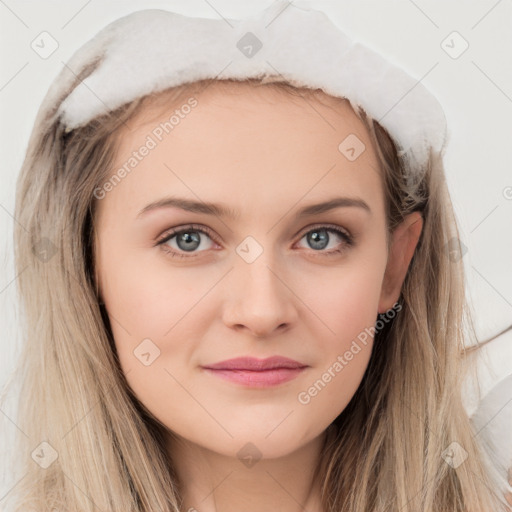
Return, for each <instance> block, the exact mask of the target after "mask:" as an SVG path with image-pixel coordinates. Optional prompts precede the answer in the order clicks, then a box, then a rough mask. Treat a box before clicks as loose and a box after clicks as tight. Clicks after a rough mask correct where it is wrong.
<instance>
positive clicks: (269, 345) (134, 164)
mask: <svg viewBox="0 0 512 512" xmlns="http://www.w3.org/2000/svg"><path fill="white" fill-rule="evenodd" d="M322 97H323V98H324V101H327V102H329V101H331V98H330V97H328V96H325V95H323V94H322ZM187 100H189V98H188V97H186V98H185V99H184V100H183V102H181V103H180V104H179V105H178V106H177V112H176V111H175V110H176V107H175V108H174V110H173V109H171V108H170V109H169V110H168V111H167V112H165V113H163V114H161V115H160V116H159V117H157V118H156V120H154V119H155V111H153V112H152V111H151V110H146V111H145V113H144V115H141V116H138V117H136V118H135V119H134V120H132V122H131V123H130V125H131V126H132V127H134V129H133V130H132V131H131V132H129V131H127V130H126V131H125V132H124V133H123V134H122V137H121V143H120V150H119V154H118V155H117V158H116V161H115V165H114V167H113V169H112V172H111V174H110V176H111V175H113V174H116V176H117V179H112V180H110V181H109V182H105V183H104V184H102V186H101V187H100V188H98V189H97V190H96V192H95V195H96V197H97V198H99V199H98V210H97V217H96V220H95V222H96V230H97V252H96V261H97V266H98V280H99V287H100V292H101V296H102V299H103V301H104V303H105V307H106V309H107V311H108V315H109V318H110V323H111V326H112V331H113V335H114V338H115V345H116V349H117V352H118V354H119V359H120V363H121V366H122V369H123V371H124V373H125V374H126V378H127V381H128V383H129V385H130V387H131V388H132V390H133V392H134V393H135V395H136V396H137V397H138V399H139V400H140V401H141V402H142V403H143V404H144V405H145V406H146V408H147V409H149V411H151V413H152V414H153V415H154V416H155V417H157V418H158V419H159V420H160V421H161V422H162V423H163V424H165V425H166V426H167V427H168V428H169V429H170V430H171V431H172V432H174V433H175V434H176V435H177V436H178V437H181V438H184V439H186V440H187V441H190V442H193V443H195V444H197V445H200V446H202V447H205V448H207V449H210V450H212V451H215V452H217V453H222V454H225V455H229V456H236V454H237V453H238V452H239V451H240V450H241V449H242V447H244V446H246V445H247V443H252V444H253V445H255V446H256V447H257V449H258V450H259V452H261V453H263V454H264V456H266V457H269V458H273V457H278V456H281V455H284V454H286V453H290V452H292V451H293V450H296V449H298V448H299V447H300V446H303V445H305V444H306V443H308V442H309V441H312V440H313V439H314V438H316V437H317V436H319V435H320V434H321V433H322V432H323V431H324V430H325V429H326V428H327V427H328V425H329V424H330V423H331V422H332V421H333V420H334V419H335V418H336V416H338V415H339V414H340V412H341V411H343V409H344V408H345V406H346V405H347V404H348V402H349V401H350V399H351V398H352V396H353V395H354V393H355V391H356V389H357V388H358V386H359V384H360V382H361V379H362V377H363V374H364V371H365V369H366V367H367V363H368V360H369V357H370V352H371V349H372V341H373V340H372V333H373V331H371V330H370V329H371V328H373V326H374V325H375V322H376V318H377V313H378V312H383V311H385V310H386V309H388V308H390V307H392V305H393V304H394V302H395V301H396V299H397V298H398V292H397V290H399V285H400V283H398V285H397V286H394V287H393V286H392V283H391V284H389V286H384V284H385V282H386V280H385V272H386V267H387V264H388V266H389V265H390V264H391V263H390V262H388V252H387V250H386V222H385V216H384V211H385V210H384V208H385V204H384V195H383V188H382V183H381V178H380V177H379V172H378V162H377V159H376V156H375V154H374V152H373V150H372V147H371V145H370V140H369V137H368V135H367V132H366V131H365V128H364V125H363V124H362V123H361V121H360V120H359V119H358V118H357V116H356V115H355V114H354V113H353V111H352V110H351V108H350V107H349V105H348V104H347V103H343V104H342V105H337V106H335V109H333V108H330V107H327V106H325V105H323V104H321V103H320V102H318V101H316V100H315V99H314V98H308V99H307V101H306V100H303V99H301V98H297V97H291V96H288V95H287V94H282V93H276V92H275V91H272V90H269V89H267V88H260V89H259V90H258V91H256V90H255V89H253V87H252V86H250V85H237V86H236V94H233V95H231V94H226V93H225V92H222V91H220V90H219V89H218V88H217V86H216V85H215V84H213V85H211V86H209V87H208V88H207V89H206V90H205V91H204V92H202V93H201V94H200V95H196V96H195V100H190V101H187ZM332 105H333V106H334V103H333V104H332ZM146 114H151V116H149V115H148V117H146ZM173 114H174V117H173V118H172V119H171V120H170V118H171V116H172V115H173ZM150 117H151V118H152V119H153V120H152V121H151V122H149V121H148V119H149V118H150ZM165 123H167V125H166V124H165ZM144 148H146V149H144ZM123 166H124V170H125V172H122V171H118V170H119V169H121V168H123ZM171 201H172V202H171ZM210 204H212V205H213V204H214V205H215V206H207V205H210ZM176 231H179V232H181V234H178V235H176V234H175V233H174V232H176ZM338 231H339V233H338ZM410 255H411V254H409V257H410ZM406 263H408V261H406ZM388 272H389V273H390V276H391V274H392V273H391V271H390V270H389V268H388ZM398 273H399V272H398ZM395 274H397V272H395V273H394V274H393V275H395ZM386 275H387V272H386ZM399 277H400V276H399ZM401 277H402V278H403V273H402V276H401ZM386 279H387V278H386ZM273 356H282V357H286V358H290V359H292V360H294V361H296V362H298V363H300V365H302V368H299V369H295V370H290V369H281V370H276V369H274V371H272V372H271V371H269V370H266V371H263V370H261V371H254V370H253V371H235V370H225V371H219V370H217V371H212V370H207V369H205V368H204V367H205V366H211V365H214V364H217V363H220V362H222V361H226V360H229V359H233V358H238V357H249V358H258V359H264V358H268V357H273ZM221 366H225V365H221ZM235 366H236V367H239V368H240V367H243V368H246V370H247V365H246V364H243V363H240V364H238V365H235Z"/></svg>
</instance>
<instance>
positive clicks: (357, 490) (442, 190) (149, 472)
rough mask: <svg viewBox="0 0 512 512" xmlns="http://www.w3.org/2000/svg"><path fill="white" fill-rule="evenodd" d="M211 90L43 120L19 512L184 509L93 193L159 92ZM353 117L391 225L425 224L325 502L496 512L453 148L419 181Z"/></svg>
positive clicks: (22, 240)
mask: <svg viewBox="0 0 512 512" xmlns="http://www.w3.org/2000/svg"><path fill="white" fill-rule="evenodd" d="M93 67H94V66H92V68H93ZM91 71H92V69H91V68H89V69H87V70H84V73H83V74H82V75H80V76H78V77H77V82H76V83H75V84H73V87H74V86H75V85H76V84H77V83H78V80H80V79H83V78H84V75H85V74H87V73H89V72H91ZM250 82H251V83H253V85H255V86H258V87H271V88H273V89H275V90H279V91H284V92H288V93H290V94H293V95H294V96H296V97H300V96H304V95H305V94H312V93H313V92H314V91H311V90H307V89H299V88H294V87H292V86H291V85H289V84H286V83H280V82H278V81H272V80H269V79H264V80H262V81H258V80H250ZM208 83H209V81H204V82H196V83H194V84H186V85H182V86H180V87H176V88H173V89H171V90H167V91H165V93H159V94H157V95H151V96H147V97H145V98H140V99H138V100H136V101H133V102H131V103H129V104H126V105H124V106H122V107H120V108H119V109H117V110H115V111H113V112H110V113H108V114H106V115H103V116H101V117H98V118H96V119H94V120H92V121H91V122H89V123H88V124H87V125H85V126H83V127H80V128H77V129H75V130H72V131H71V132H69V133H66V132H65V131H64V127H63V126H62V124H61V123H60V122H59V119H58V118H57V115H56V112H57V109H58V106H59V105H60V103H61V102H62V101H63V100H64V99H65V96H64V97H61V98H56V99H55V104H54V108H53V110H52V111H51V112H50V114H49V115H48V116H46V117H43V118H42V117H38V119H37V120H36V124H35V126H34V129H33V133H32V136H31V138H30V142H29V146H28V149H27V154H26V158H25V161H24V163H23V167H22V169H21V173H20V176H19V179H18V184H17V190H16V211H15V217H16V219H17V224H16V226H15V256H16V268H17V271H18V272H19V271H20V270H21V269H24V271H23V272H22V273H21V274H20V276H19V280H18V286H19V292H20V296H21V307H22V312H23V314H24V324H23V328H24V332H23V335H24V348H23V353H22V356H21V358H20V360H19V369H18V372H19V378H20V380H21V381H22V390H21V398H20V401H19V413H18V418H17V423H18V425H20V427H21V429H22V430H23V432H24V433H25V434H26V435H27V437H25V435H20V436H19V439H18V442H19V446H20V448H19V450H18V453H23V454H24V456H23V457H21V458H19V457H18V462H19V463H20V464H21V468H22V469H21V472H22V474H23V475H25V476H24V478H23V479H22V481H21V482H20V483H19V484H18V485H17V486H16V488H15V489H14V490H13V492H11V493H10V495H9V496H8V497H9V498H12V499H13V500H14V503H15V505H16V507H17V508H16V510H27V509H28V508H30V507H32V508H33V509H34V510H38V511H41V512H42V511H45V510H48V511H49V510H66V511H69V510H72V511H83V512H85V511H87V512H93V511H96V510H98V509H99V510H109V511H116V512H117V511H119V512H121V511H122V512H131V511H133V512H142V511H145V512H150V511H151V512H156V511H173V512H177V511H178V510H179V509H180V505H181V496H180V488H181V487H180V483H179V481H178V479H177V474H176V471H175V469H174V466H173V462H172V460H169V457H168V456H166V452H165V449H164V441H163V440H164V433H165V431H166V429H165V427H164V425H162V424H160V423H159V422H158V421H157V420H156V419H155V418H154V417H152V415H151V414H150V413H149V412H148V411H147V410H146V408H145V407H144V406H143V404H141V403H140V402H139V401H138V400H137V399H136V398H135V396H134V395H133V393H132V392H131V390H130V388H129V386H128V384H127V382H126V379H125V376H124V374H123V372H122V371H121V369H120V365H119V362H118V359H117V354H116V351H115V346H114V343H113V337H112V331H111V328H110V325H109V320H108V317H107V315H106V311H105V309H104V305H102V304H101V303H100V301H99V300H98V296H97V293H96V282H95V261H94V218H95V201H94V197H93V191H94V190H95V189H96V188H97V187H98V186H100V185H101V184H102V183H104V180H105V177H108V174H109V173H111V172H112V163H113V160H114V158H115V155H116V150H117V146H118V145H117V142H118V141H117V135H116V134H117V132H116V130H118V128H120V127H121V126H123V125H126V124H127V123H129V121H130V119H132V118H133V116H134V115H135V114H136V113H137V112H139V111H141V110H142V109H144V107H145V106H146V105H147V101H148V100H155V99H158V101H160V99H161V104H162V106H164V105H165V106H167V107H169V106H170V105H171V104H172V103H175V102H176V101H177V100H178V99H179V98H181V97H183V96H184V95H186V94H191V91H192V90H193V88H194V87H203V86H204V85H208ZM226 90H228V89H226ZM69 92H70V91H68V92H67V93H68V94H69ZM340 101H347V100H344V99H340ZM354 111H355V112H356V114H357V115H358V116H359V117H360V118H361V119H362V121H363V122H364V123H365V125H366V127H367V128H368V132H369V135H370V139H371V141H372V144H373V146H374V150H375V151H376V153H377V156H378V158H379V161H380V164H381V169H380V171H381V173H382V178H383V183H384V189H385V195H386V204H387V212H386V214H387V225H388V230H389V233H391V232H392V230H393V229H394V228H395V227H396V226H397V225H398V224H399V222H400V221H401V220H402V219H403V218H404V216H405V215H407V214H408V213H410V212H412V211H420V212H421V213H422V215H423V218H424V227H423V232H422V235H421V238H420V241H419V244H418V247H417V249H416V252H415V254H414V257H413V259H412V262H411V266H410V268H409V271H408V273H407V276H406V279H405V282H404V285H403V289H402V294H401V297H400V303H401V305H402V309H401V311H400V313H399V314H398V315H397V316H396V317H395V318H394V320H393V321H392V322H390V323H389V324H388V325H386V327H385V328H384V329H382V330H380V331H378V332H377V334H376V336H375V345H374V349H373V352H372V356H371V359H370V362H369V366H368V369H367V371H366V373H365V376H364V379H363V381H362V383H361V385H360V387H359V389H358V391H357V392H356V394H355V396H354V397H353V399H352V401H351V402H350V403H349V405H348V406H347V408H346V409H345V410H344V411H343V412H342V413H341V414H340V415H339V416H338V418H336V420H335V421H334V422H333V423H332V424H331V425H330V426H329V428H328V431H327V436H326V442H325V444H324V447H323V452H322V457H321V463H320V464H319V466H318V468H317V472H316V477H318V478H319V480H320V482H322V499H323V504H324V510H325V511H326V512H342V511H350V512H370V511H374V512H377V511H395V510H396V511H398V510H400V511H401V512H412V511H423V512H427V511H428V512H434V511H436V512H437V511H442V512H451V511H453V512H455V511H457V512H461V511H467V512H477V511H478V512H481V511H490V510H497V509H498V505H497V501H496V500H495V498H494V493H493V492H492V491H491V490H490V489H491V484H490V482H489V479H488V477H487V474H486V470H485V468H484V467H483V463H482V462H481V458H480V454H479V448H478V446H477V445H476V443H475V441H474V439H473V432H472V430H471V426H470V423H469V420H468V417H467V414H466V412H465V410H464V408H463V406H462V402H461V381H462V376H463V373H462V371H463V354H464V336H465V333H464V332H463V330H462V328H461V326H462V325H463V321H467V314H468V313H467V307H466V304H465V299H464V275H463V266H462V261H461V260H460V259H457V258H452V259H450V258H449V257H448V251H447V243H448V242H449V241H450V240H452V239H453V240H458V232H457V227H456V222H455V218H454V214H453V210H452V206H451V202H450V198H449V195H448V191H447V186H446V183H445V179H444V170H443V162H442V155H440V154H434V153H431V155H430V159H429V163H428V166H427V167H426V168H425V169H424V170H423V172H422V173H421V179H420V180H418V181H411V180H410V179H409V178H408V176H410V174H411V170H410V169H408V168H407V165H406V164H405V163H404V161H403V160H402V159H401V157H399V156H398V154H397V148H396V147H395V144H394V143H393V141H392V140H391V138H390V137H389V135H388V134H387V132H386V130H385V129H383V128H382V127H381V126H380V125H379V124H378V123H377V122H376V121H375V120H372V119H370V118H369V117H368V116H367V115H366V114H365V113H364V111H363V110H361V109H358V108H355V107H354ZM451 243H452V242H451ZM43 441H45V442H47V443H49V445H51V447H52V449H54V450H55V451H56V453H57V454H58V458H57V459H56V460H55V461H54V462H53V463H52V464H51V465H50V466H49V467H48V468H46V469H41V468H40V467H39V466H38V465H37V464H36V463H34V461H33V460H32V459H31V457H30V455H29V454H30V453H31V451H32V450H34V449H35V448H36V446H38V445H39V443H41V442H43ZM454 442H456V443H458V445H459V446H460V447H462V448H463V450H465V453H467V458H466V460H465V461H464V462H463V463H462V464H460V465H458V466H457V467H456V468H455V467H452V466H451V465H449V464H448V463H447V462H445V459H444V458H443V456H442V455H443V452H444V451H445V450H446V449H447V447H449V446H450V445H451V443H454ZM45 449H47V447H46V445H45ZM52 453H53V452H52Z"/></svg>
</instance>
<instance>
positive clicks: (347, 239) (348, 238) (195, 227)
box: [156, 224, 354, 258]
mask: <svg viewBox="0 0 512 512" xmlns="http://www.w3.org/2000/svg"><path fill="white" fill-rule="evenodd" d="M321 230H326V231H329V232H334V233H336V234H337V235H338V236H339V237H340V238H342V239H343V240H344V244H345V246H344V247H342V248H341V249H335V250H331V251H323V250H320V251H314V250H313V249H312V251H313V253H315V252H317V253H318V254H317V255H318V256H336V255H339V254H340V253H342V252H344V251H345V250H346V249H347V248H350V247H352V246H353V245H354V238H353V237H352V235H350V234H349V233H348V232H346V231H344V230H342V229H340V228H339V227H337V226H334V225H330V224H319V225H316V226H313V227H311V228H309V229H308V230H307V231H304V232H303V233H302V234H301V236H300V238H299V240H301V239H302V238H303V237H304V236H305V235H307V234H308V233H311V232H312V231H321ZM187 231H198V232H199V233H203V234H205V235H208V236H209V237H210V238H211V239H212V240H213V241H214V242H216V240H215V235H214V234H213V232H212V230H210V229H209V228H207V227H205V226H201V225H199V224H189V225H187V226H184V227H182V228H179V229H175V230H171V231H167V232H166V233H164V235H163V236H162V237H161V238H160V239H159V240H158V241H157V242H156V245H160V246H162V250H163V251H164V252H166V253H167V254H168V255H169V256H171V257H172V258H176V257H177V258H193V257H194V256H193V255H191V256H187V255H185V254H183V253H180V252H177V251H175V250H174V249H171V248H170V247H169V246H166V245H165V244H166V242H168V241H169V240H171V238H173V237H174V236H176V235H179V234H180V233H186V232H187Z"/></svg>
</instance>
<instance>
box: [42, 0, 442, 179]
mask: <svg viewBox="0 0 512 512" xmlns="http://www.w3.org/2000/svg"><path fill="white" fill-rule="evenodd" d="M299 4H300V6H301V7H298V5H299ZM98 59H100V63H99V65H98V66H97V67H96V68H95V69H94V71H93V72H92V73H91V74H89V75H88V76H87V77H86V78H84V79H83V81H82V82H80V83H79V84H78V85H77V86H76V87H75V88H74V90H73V91H72V92H71V93H70V94H69V95H68V96H67V98H65V100H64V101H63V102H62V104H61V106H60V108H59V110H58V111H57V112H56V114H55V115H56V116H58V117H60V120H61V122H62V123H63V124H64V125H65V127H66V130H67V131H69V130H72V129H73V128H76V127H79V126H82V125H84V124H86V123H87V122H88V121H90V120H91V119H93V118H94V117H96V116H98V115H101V114H105V113H107V112H108V111H110V110H113V109H115V108H117V107H120V106H121V105H123V104H125V103H127V102H129V101H132V100H134V99H136V98H139V97H142V96H145V95H147V94H149V93H153V92H159V91H162V90H164V89H166V88H169V87H173V86H177V85H180V84H184V83H188V82H194V81H197V80H201V79H235V80H240V79H242V80H243V79H245V78H261V77H263V76H266V75H277V76H280V77H281V79H285V81H287V82H289V83H291V84H292V85H295V86H298V87H301V86H302V87H309V88H320V89H322V90H323V91H324V92H325V93H327V94H330V95H332V96H337V97H344V98H347V99H349V100H350V102H351V103H352V104H353V105H359V106H361V107H362V108H363V109H364V110H365V111H366V112H367V114H368V115H370V116H371V117H373V118H374V119H376V120H377V121H379V123H380V124H381V125H382V126H384V127H385V128H386V129H387V130H388V132H389V133H390V135H391V137H392V138H393V139H394V141H395V143H396V144H397V146H398V149H399V151H400V154H402V155H403V156H404V157H405V158H406V159H407V160H408V163H409V164H410V165H412V166H413V167H412V168H413V169H415V172H414V174H416V175H418V174H421V171H420V170H421V169H422V168H423V164H425V162H426V160H427V158H428V150H429V147H432V148H433V149H434V150H441V148H442V146H443V145H444V142H445V137H446V119H445V116H444V113H443V110H442V108H441V106H440V105H439V103H438V101H437V100H436V98H435V97H434V96H433V95H432V94H431V93H430V92H429V91H428V90H427V89H426V88H425V87H424V86H423V85H422V84H421V83H420V82H419V81H418V80H416V79H414V78H413V77H411V76H410V75H408V74H407V73H405V72H404V71H403V70H402V69H400V68H399V67H397V66H394V65H393V64H391V63H389V62H388V61H387V60H385V59H384V58H382V57H381V56H380V55H379V54H378V53H376V52H374V51H373V50H371V49H370V48H368V47H366V46H364V45H363V44H361V43H358V42H353V41H352V40H350V39H349V38H348V37H347V36H346V35H345V34H344V33H343V32H342V31H341V30H340V29H339V28H338V27H337V26H336V25H334V24H333V23H332V22H331V20H330V19H329V18H328V17H327V16H326V14H324V13H323V12H320V11H317V10H314V9H311V7H309V4H308V3H307V2H304V1H302V2H301V1H300V0H296V1H295V3H294V4H292V3H290V2H288V1H286V0H276V1H275V2H274V3H273V4H272V5H270V6H269V7H268V8H267V9H265V10H263V11H262V12H260V13H259V14H258V15H257V16H254V17H252V18H247V19H243V20H232V19H205V18H195V17H187V16H183V15H181V14H177V13H173V12H169V11H165V10H158V9H149V10H142V11H138V12H134V13H132V14H130V15H128V16H125V17H123V18H120V19H118V20H116V21H114V22H113V23H111V24H109V25H108V26H106V27H105V28H104V29H103V30H101V31H100V32H99V33H98V34H97V35H96V36H95V37H94V38H93V39H91V40H90V41H89V42H88V43H86V44H85V45H84V46H83V47H82V48H80V49H79V50H78V51H77V52H76V53H75V54H74V55H73V57H72V58H71V59H70V61H69V62H68V64H67V67H65V68H64V69H63V71H62V72H61V76H60V77H59V80H60V83H61V86H62V87H61V91H60V93H61V94H62V90H63V89H64V88H65V87H66V83H67V86H68V88H69V87H71V84H72V83H73V81H74V80H76V76H77V75H79V74H80V73H81V72H83V70H85V69H86V68H87V66H88V65H89V66H90V65H91V64H92V63H93V62H94V61H96V60H98ZM58 94H59V93H58V91H55V90H54V91H53V94H51V93H49V94H48V96H53V99H56V97H57V96H58ZM47 100H48V101H51V98H47Z"/></svg>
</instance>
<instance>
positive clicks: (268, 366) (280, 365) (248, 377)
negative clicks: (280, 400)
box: [202, 356, 307, 387]
mask: <svg viewBox="0 0 512 512" xmlns="http://www.w3.org/2000/svg"><path fill="white" fill-rule="evenodd" d="M202 368H204V369H205V370H207V371H208V372H209V373H212V374H214V375H217V376H218V377H221V378H223V379H226V380H229V381H231V382H236V383H238V384H243V385H245V386H251V387H270V386H276V385H277V384H281V383H283V382H287V381H289V380H291V379H294V378H295V377H296V376H297V375H299V373H301V372H302V371H303V370H304V369H305V368H307V365H305V364H302V363H299V362H298V361H294V360H293V359H289V358H287V357H281V356H274V357H269V358H267V359H256V358H254V357H237V358H235V359H228V360H227V361H221V362H219V363H215V364H211V365H205V366H203V367H202Z"/></svg>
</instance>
